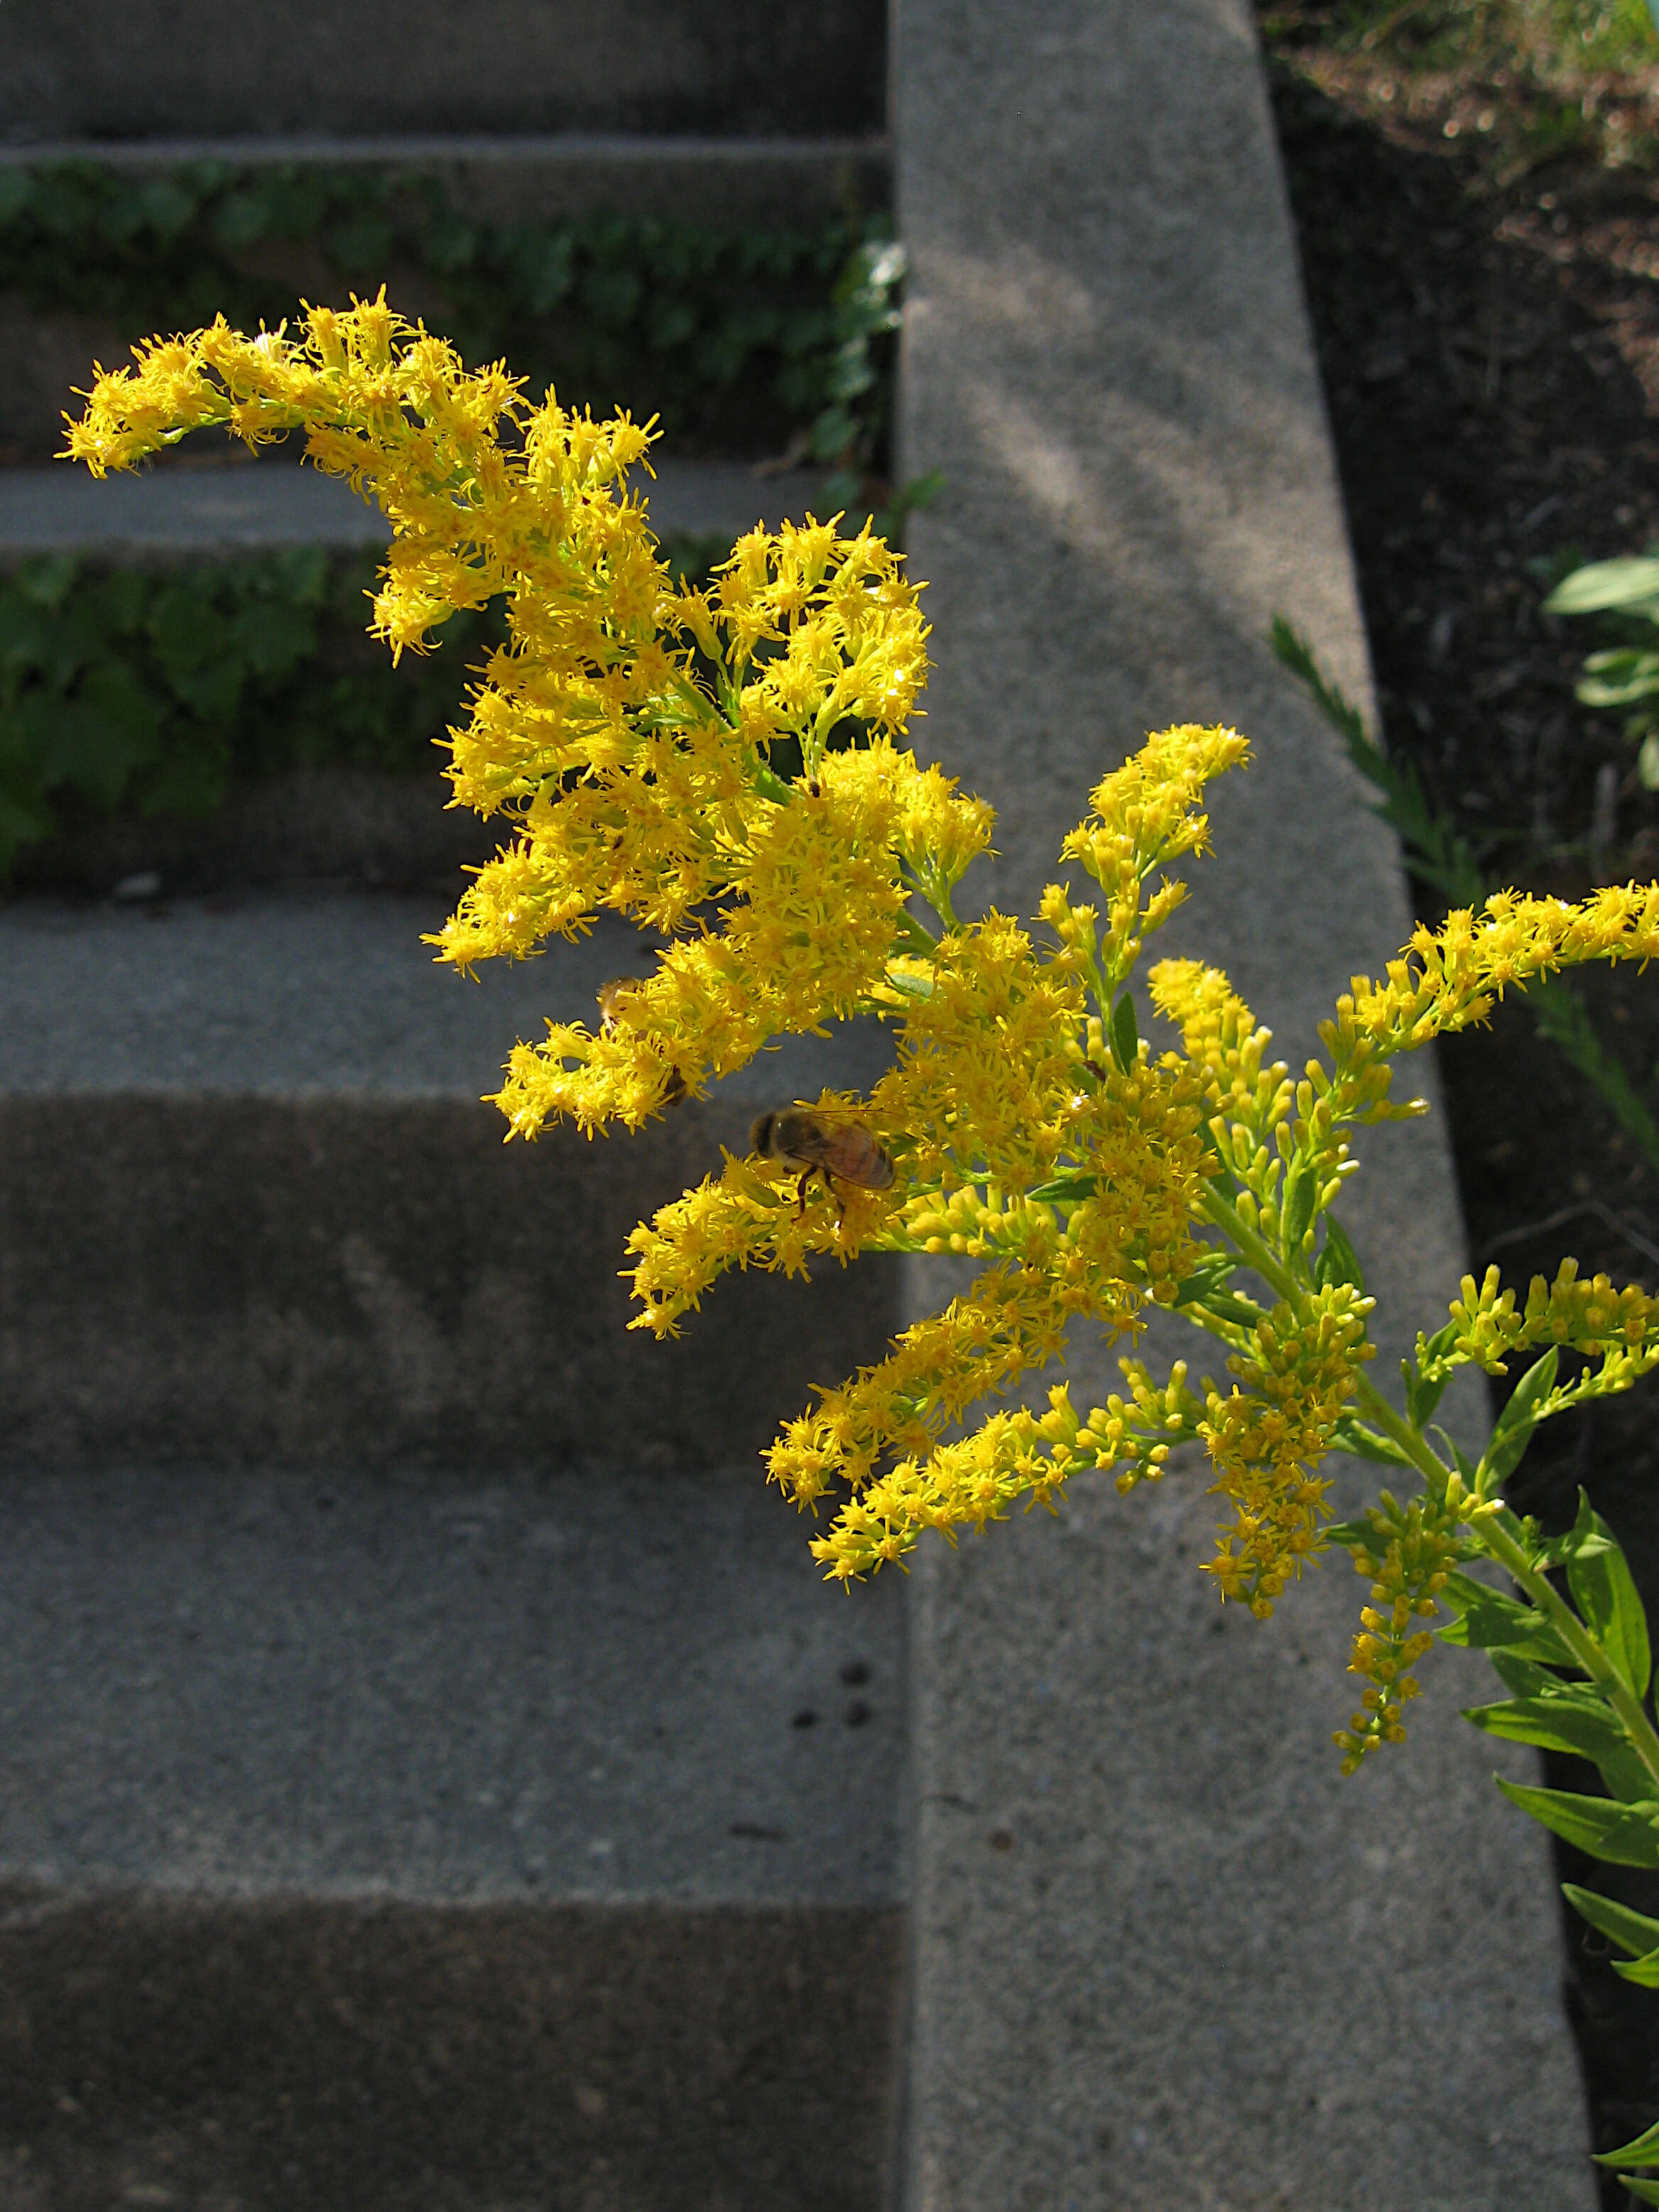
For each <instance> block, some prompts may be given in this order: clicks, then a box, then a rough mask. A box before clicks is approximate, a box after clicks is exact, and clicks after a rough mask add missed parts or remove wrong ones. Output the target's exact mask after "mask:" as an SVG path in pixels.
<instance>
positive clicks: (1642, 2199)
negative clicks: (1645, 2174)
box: [1619, 2173, 1659, 2204]
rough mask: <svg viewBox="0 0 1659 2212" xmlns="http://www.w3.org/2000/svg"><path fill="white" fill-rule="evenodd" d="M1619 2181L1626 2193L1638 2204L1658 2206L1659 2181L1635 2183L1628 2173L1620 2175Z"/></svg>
mask: <svg viewBox="0 0 1659 2212" xmlns="http://www.w3.org/2000/svg"><path fill="white" fill-rule="evenodd" d="M1619 2179H1620V2180H1621V2181H1622V2182H1623V2183H1624V2185H1625V2190H1626V2194H1627V2195H1628V2196H1631V2197H1634V2198H1635V2199H1636V2201H1637V2203H1638V2204H1659V2181H1637V2180H1634V2179H1632V2177H1631V2176H1630V2175H1629V2174H1628V2173H1621V2174H1620V2177H1619Z"/></svg>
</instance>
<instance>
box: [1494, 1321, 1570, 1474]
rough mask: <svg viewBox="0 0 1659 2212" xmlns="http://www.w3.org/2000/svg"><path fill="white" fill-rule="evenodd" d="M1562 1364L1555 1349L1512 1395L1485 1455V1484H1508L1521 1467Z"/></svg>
mask: <svg viewBox="0 0 1659 2212" xmlns="http://www.w3.org/2000/svg"><path fill="white" fill-rule="evenodd" d="M1559 1364H1560V1361H1559V1357H1558V1355H1557V1353H1556V1351H1555V1348H1554V1346H1551V1347H1550V1349H1549V1350H1548V1351H1547V1352H1546V1353H1545V1354H1544V1356H1543V1358H1541V1359H1539V1360H1534V1363H1533V1364H1532V1365H1531V1366H1530V1367H1529V1368H1528V1370H1527V1371H1526V1373H1525V1374H1524V1375H1523V1376H1522V1377H1521V1380H1520V1381H1519V1382H1518V1383H1516V1386H1515V1389H1513V1390H1512V1391H1511V1392H1510V1400H1509V1403H1508V1404H1507V1405H1506V1406H1505V1407H1504V1410H1503V1412H1502V1413H1500V1414H1499V1415H1498V1419H1497V1421H1496V1422H1495V1423H1494V1424H1493V1426H1492V1435H1491V1437H1489V1438H1488V1439H1487V1443H1486V1450H1485V1451H1484V1452H1483V1453H1482V1454H1481V1457H1480V1465H1481V1468H1482V1470H1483V1480H1490V1481H1491V1482H1493V1483H1499V1482H1506V1481H1508V1480H1509V1478H1510V1475H1511V1474H1514V1472H1515V1470H1516V1468H1517V1467H1518V1466H1519V1465H1520V1464H1521V1460H1522V1455H1523V1454H1524V1453H1525V1451H1526V1449H1527V1446H1528V1444H1529V1443H1531V1442H1532V1432H1533V1431H1534V1428H1535V1427H1536V1426H1537V1425H1538V1422H1539V1419H1540V1418H1541V1415H1540V1412H1539V1408H1540V1407H1541V1404H1542V1402H1543V1401H1544V1400H1545V1399H1546V1398H1547V1397H1548V1395H1549V1394H1550V1392H1551V1391H1552V1390H1553V1389H1554V1388H1555V1374H1556V1370H1557V1368H1558V1367H1559Z"/></svg>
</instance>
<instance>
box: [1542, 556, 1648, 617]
mask: <svg viewBox="0 0 1659 2212" xmlns="http://www.w3.org/2000/svg"><path fill="white" fill-rule="evenodd" d="M1656 598H1659V561H1656V560H1654V559H1652V558H1651V557H1649V558H1643V557H1641V556H1630V557H1627V558H1626V559H1623V560H1619V561H1592V562H1589V565H1588V567H1586V568H1575V569H1574V570H1573V572H1572V574H1571V575H1570V576H1567V577H1564V578H1563V580H1561V582H1560V583H1559V584H1558V585H1557V586H1556V587H1555V589H1554V590H1553V592H1551V593H1550V595H1549V597H1548V599H1546V600H1545V602H1544V611H1545V613H1546V614H1550V615H1589V614H1599V613H1601V611H1603V609H1605V608H1608V607H1640V606H1641V605H1643V603H1644V601H1646V600H1648V599H1656Z"/></svg>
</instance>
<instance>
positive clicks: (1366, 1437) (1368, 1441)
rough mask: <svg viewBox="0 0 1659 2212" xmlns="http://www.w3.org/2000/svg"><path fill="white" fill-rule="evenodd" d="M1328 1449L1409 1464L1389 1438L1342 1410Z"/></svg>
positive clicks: (1391, 1463) (1387, 1462)
mask: <svg viewBox="0 0 1659 2212" xmlns="http://www.w3.org/2000/svg"><path fill="white" fill-rule="evenodd" d="M1331 1449H1332V1450H1333V1451H1340V1452H1346V1454H1347V1455H1348V1457H1349V1458H1350V1459H1369V1460H1375V1461H1376V1462H1378V1463H1379V1464H1380V1465H1382V1466H1383V1467H1410V1466H1411V1465H1412V1463H1413V1462H1412V1459H1411V1455H1410V1454H1409V1453H1407V1452H1405V1451H1402V1450H1401V1448H1400V1446H1399V1445H1398V1444H1397V1443H1395V1441H1394V1439H1393V1437H1386V1436H1384V1435H1383V1434H1382V1432H1381V1431H1379V1430H1376V1429H1368V1428H1367V1427H1366V1426H1365V1424H1364V1422H1363V1421H1361V1420H1358V1419H1356V1418H1355V1416H1354V1415H1353V1414H1352V1413H1344V1414H1343V1415H1342V1416H1341V1417H1340V1419H1339V1420H1338V1422H1337V1425H1336V1426H1335V1428H1334V1430H1333V1431H1332V1432H1331ZM1355 1525H1356V1526H1358V1523H1356V1524H1355ZM1325 1533H1326V1534H1327V1535H1334V1534H1335V1531H1334V1529H1327V1530H1326V1532H1325ZM1339 1541H1340V1540H1339Z"/></svg>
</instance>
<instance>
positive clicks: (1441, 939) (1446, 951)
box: [1320, 884, 1659, 1072]
mask: <svg viewBox="0 0 1659 2212" xmlns="http://www.w3.org/2000/svg"><path fill="white" fill-rule="evenodd" d="M1656 953H1659V884H1609V885H1607V887H1606V888H1605V889H1603V890H1595V891H1592V892H1591V893H1590V894H1589V897H1588V898H1586V899H1584V900H1583V901H1582V902H1580V903H1578V904H1577V905H1573V904H1571V903H1570V902H1568V901H1566V900H1565V899H1553V898H1534V897H1533V896H1529V895H1526V894H1523V893H1521V892H1519V891H1496V892H1494V893H1493V895H1492V897H1491V898H1489V899H1488V900H1487V901H1486V904H1485V905H1484V906H1483V907H1481V908H1480V910H1479V912H1473V911H1471V910H1469V909H1468V908H1460V909H1459V910H1458V911H1457V912H1455V913H1454V914H1449V915H1447V917H1446V919H1445V921H1444V922H1443V923H1442V925H1441V927H1439V928H1438V929H1425V928H1423V927H1419V928H1417V929H1416V930H1415V931H1413V934H1412V939H1411V943H1410V944H1409V945H1407V948H1406V952H1405V954H1404V955H1403V956H1402V957H1401V958H1400V959H1398V960H1391V961H1390V962H1389V966H1388V970H1387V980H1386V981H1384V982H1382V983H1376V982H1373V981H1372V980H1371V979H1370V977H1369V976H1366V975H1356V976H1355V977H1354V979H1353V988H1352V994H1351V995H1348V994H1345V995H1344V996H1343V997H1342V998H1340V999H1339V1000H1337V1011H1336V1019H1335V1020H1334V1022H1331V1023H1328V1024H1325V1025H1324V1026H1323V1027H1322V1030H1321V1031H1320V1035H1321V1036H1322V1038H1323V1040H1324V1042H1325V1043H1326V1046H1327V1048H1328V1049H1329V1051H1330V1052H1331V1054H1332V1055H1333V1058H1334V1060H1335V1062H1336V1064H1337V1066H1338V1067H1339V1068H1340V1069H1342V1070H1343V1071H1345V1072H1346V1070H1347V1069H1348V1068H1349V1067H1350V1066H1352V1067H1353V1068H1355V1069H1356V1070H1358V1069H1359V1068H1362V1067H1364V1066H1367V1065H1369V1063H1370V1060H1371V1059H1372V1058H1373V1056H1381V1057H1383V1058H1387V1057H1389V1056H1391V1055H1392V1054H1395V1053H1398V1052H1412V1051H1414V1050H1415V1049H1416V1048H1418V1047H1419V1045H1424V1044H1427V1043H1428V1042H1430V1040H1431V1038H1433V1037H1437V1036H1443V1035H1445V1034H1447V1033H1449V1032H1452V1031H1455V1030H1461V1029H1466V1028H1468V1025H1469V1024H1471V1023H1472V1022H1480V1021H1484V1020H1485V1019H1486V1016H1487V1015H1488V1014H1489V1013H1490V1012H1492V1004H1493V1001H1494V1000H1498V999H1501V998H1502V997H1503V995H1504V990H1505V989H1506V988H1507V987H1510V986H1515V987H1519V988H1522V989H1524V988H1525V987H1526V985H1527V984H1528V982H1529V981H1532V980H1533V979H1534V978H1535V977H1537V976H1540V975H1553V974H1554V973H1555V972H1556V970H1558V969H1562V968H1577V967H1582V966H1583V965H1584V964H1585V963H1586V962H1588V961H1591V960H1638V961H1648V960H1651V959H1652V958H1653V957H1654V956H1655V954H1656Z"/></svg>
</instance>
